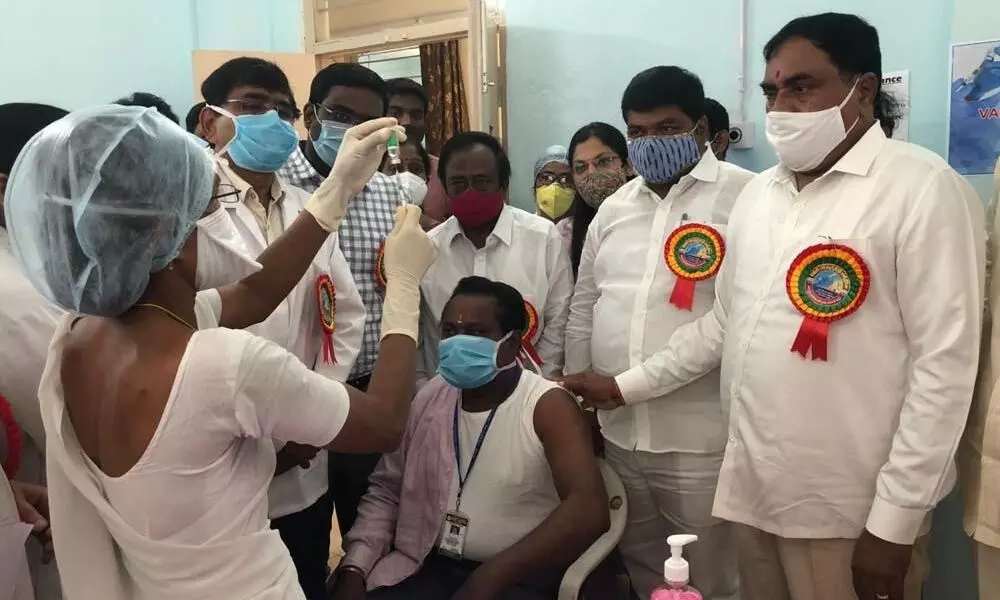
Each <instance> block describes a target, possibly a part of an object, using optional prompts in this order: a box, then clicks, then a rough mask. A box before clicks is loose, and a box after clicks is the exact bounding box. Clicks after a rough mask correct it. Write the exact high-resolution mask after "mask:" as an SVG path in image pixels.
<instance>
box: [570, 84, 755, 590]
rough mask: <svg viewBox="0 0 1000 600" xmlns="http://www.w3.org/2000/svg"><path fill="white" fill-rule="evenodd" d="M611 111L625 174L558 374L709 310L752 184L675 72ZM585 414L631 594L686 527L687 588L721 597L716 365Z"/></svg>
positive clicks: (601, 370) (597, 226) (588, 264)
mask: <svg viewBox="0 0 1000 600" xmlns="http://www.w3.org/2000/svg"><path fill="white" fill-rule="evenodd" d="M622 116H623V117H624V119H625V122H626V124H627V125H628V137H629V140H630V142H629V155H630V159H631V162H632V165H633V166H634V167H635V169H636V173H637V174H638V177H636V178H635V179H633V180H632V181H630V182H629V183H627V184H625V185H624V186H623V187H622V188H621V189H619V190H618V191H617V192H615V193H614V194H613V195H612V196H611V197H609V198H608V199H607V200H605V201H604V203H603V204H602V205H601V209H600V210H599V211H598V213H597V216H596V217H595V218H594V221H593V223H591V225H590V229H588V231H587V239H586V242H585V243H584V247H583V254H582V257H581V260H580V270H579V273H578V276H577V282H576V289H575V291H574V294H573V302H572V304H571V305H570V318H569V324H568V325H567V326H566V372H567V373H581V372H586V371H593V372H594V373H596V374H598V375H602V376H605V377H614V376H615V375H619V374H621V373H624V372H626V371H628V370H629V368H631V367H633V366H635V365H638V364H640V363H641V362H642V361H643V360H645V359H647V358H649V357H650V356H651V355H652V354H653V353H655V352H656V351H657V350H659V349H660V348H661V347H662V346H663V345H664V344H665V343H666V342H667V340H669V339H670V335H671V334H672V333H673V332H674V330H676V329H677V328H678V327H680V326H682V325H685V324H687V323H690V322H692V321H694V320H696V319H697V318H698V317H699V316H701V315H703V314H705V313H707V312H709V311H711V309H712V303H713V301H714V299H715V296H714V285H713V284H714V281H713V280H712V279H711V278H712V276H713V274H714V272H715V271H716V270H717V269H718V268H719V266H720V265H721V263H722V260H723V256H724V252H725V250H724V248H725V241H724V240H725V235H726V233H725V232H726V223H727V222H728V221H729V212H730V210H731V209H732V207H733V202H734V201H735V200H736V197H737V196H738V195H739V193H740V191H741V190H742V189H743V186H745V185H746V184H747V182H749V181H750V179H751V178H753V173H751V172H749V171H746V170H744V169H741V168H740V167H737V166H735V165H733V164H730V163H727V162H721V161H720V160H718V159H717V158H716V157H715V154H714V153H713V152H712V150H711V146H709V140H710V134H709V127H708V123H707V120H706V117H705V92H704V89H703V87H702V84H701V81H700V80H699V79H698V77H697V76H695V75H694V74H692V73H689V72H688V71H685V70H684V69H681V68H679V67H654V68H652V69H649V70H646V71H643V72H642V73H640V74H638V75H636V76H635V78H634V79H632V82H631V83H630V84H629V86H628V88H627V89H626V90H625V94H624V96H623V98H622ZM665 257H666V258H665ZM597 408H599V409H603V410H600V412H599V415H598V418H599V421H600V423H601V431H602V433H603V435H604V438H605V440H606V444H605V452H606V454H607V459H608V462H609V463H610V464H611V465H612V466H613V467H614V468H615V470H616V471H617V472H618V474H619V475H620V476H621V478H622V481H623V482H624V484H625V488H626V490H627V491H628V497H629V519H628V525H627V526H626V528H625V536H624V537H623V538H622V542H621V545H620V549H621V552H622V556H623V558H624V560H625V566H626V567H628V571H629V577H630V578H631V580H632V585H633V586H634V587H635V590H636V592H637V593H638V594H639V596H640V597H644V598H645V597H648V596H649V594H650V592H651V591H652V589H653V588H654V587H656V586H657V585H659V584H661V583H662V582H663V559H664V546H663V544H664V541H663V540H664V539H665V537H666V536H668V535H673V534H678V533H693V534H697V535H698V537H699V541H698V543H697V544H693V545H691V546H689V547H688V549H687V550H686V553H687V554H688V555H689V556H688V559H689V560H690V562H691V575H692V583H693V585H694V586H695V587H697V588H698V589H699V590H700V591H701V592H702V594H704V596H705V598H708V599H720V598H732V597H734V594H735V593H736V587H737V585H736V556H735V553H734V552H733V548H732V537H731V534H730V527H729V525H728V524H727V523H725V522H724V521H722V520H720V519H716V518H714V517H712V501H713V499H714V497H715V487H716V484H717V483H718V478H719V468H720V466H721V465H722V454H723V450H724V449H725V446H726V426H725V422H724V420H723V416H722V405H721V402H720V400H719V373H718V371H717V370H713V371H712V372H711V373H710V374H709V376H707V377H704V378H702V379H701V380H699V381H697V382H695V383H694V384H692V385H690V386H688V387H686V388H684V389H681V390H678V391H676V392H673V393H671V394H663V395H661V396H658V397H655V398H651V399H650V401H649V402H645V403H642V404H637V405H635V406H618V405H614V406H597Z"/></svg>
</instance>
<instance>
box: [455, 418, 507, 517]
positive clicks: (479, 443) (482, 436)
mask: <svg viewBox="0 0 1000 600" xmlns="http://www.w3.org/2000/svg"><path fill="white" fill-rule="evenodd" d="M461 405H462V401H461V400H459V401H458V402H456V403H455V418H454V420H453V427H452V430H451V434H452V435H451V440H452V442H453V443H454V446H455V466H456V467H457V468H458V498H457V499H456V501H455V509H456V510H457V509H458V508H459V507H461V506H462V490H463V489H464V488H465V482H466V481H468V480H469V474H470V473H472V467H474V466H475V465H476V459H477V458H479V451H480V450H481V449H482V448H483V442H484V441H486V433H487V432H488V431H489V430H490V425H492V424H493V417H494V416H495V415H496V414H497V408H499V407H498V406H494V407H493V410H491V411H490V416H488V417H486V422H485V423H483V430H482V431H480V432H479V439H478V440H476V447H475V449H473V451H472V458H470V459H469V468H468V469H467V470H466V471H465V475H462V454H461V452H460V450H459V444H458V411H459V410H460V407H461Z"/></svg>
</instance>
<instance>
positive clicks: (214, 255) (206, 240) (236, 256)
mask: <svg viewBox="0 0 1000 600" xmlns="http://www.w3.org/2000/svg"><path fill="white" fill-rule="evenodd" d="M196 229H197V230H198V264H197V267H196V269H195V274H194V283H195V289H197V290H198V291H202V290H211V289H214V288H217V287H222V286H224V285H228V284H230V283H235V282H237V281H239V280H240V279H243V278H244V277H249V276H250V275H253V274H254V273H256V272H257V271H260V270H261V268H262V267H261V266H260V263H259V262H257V261H256V260H254V259H253V258H251V255H250V251H249V250H248V249H247V245H246V242H244V241H243V236H241V235H240V232H239V230H238V229H236V225H235V224H234V223H233V220H232V219H231V218H230V217H229V213H227V212H226V209H225V208H224V207H221V206H220V207H219V209H218V210H216V211H215V212H213V213H212V214H209V215H205V216H204V217H202V218H201V219H199V220H198V224H197V227H196Z"/></svg>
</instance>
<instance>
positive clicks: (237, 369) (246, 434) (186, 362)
mask: <svg viewBox="0 0 1000 600" xmlns="http://www.w3.org/2000/svg"><path fill="white" fill-rule="evenodd" d="M395 129H397V125H396V122H395V120H394V119H377V120H374V121H370V122H367V123H363V124H361V125H358V126H356V127H354V128H352V129H350V130H349V131H348V132H347V134H346V136H345V140H344V143H343V146H342V147H341V151H340V153H339V154H338V156H337V161H336V164H335V165H334V166H333V170H332V172H331V175H330V177H329V178H328V179H327V180H326V182H324V184H323V185H322V186H321V187H320V188H319V189H318V190H317V191H316V193H315V194H314V195H313V196H312V198H311V199H310V201H309V203H308V204H307V205H306V208H305V211H303V212H302V213H301V214H300V215H299V217H298V218H297V219H296V220H295V221H294V223H292V224H291V225H290V226H289V227H288V228H287V229H286V231H285V233H284V235H283V236H282V238H281V240H280V241H279V242H276V243H274V244H272V245H271V246H269V247H268V249H267V251H266V252H264V254H262V255H261V256H260V257H258V258H257V262H258V263H259V264H256V263H255V264H254V268H252V269H247V272H248V275H247V276H246V277H245V278H243V279H241V280H240V281H236V282H233V283H231V284H228V285H224V286H223V287H220V288H218V289H213V290H202V289H200V288H202V287H205V285H204V282H207V281H213V282H218V281H219V277H220V276H221V275H224V274H219V273H205V272H199V269H200V268H202V267H206V268H207V266H206V265H208V264H214V263H218V262H219V261H212V262H210V263H206V262H204V261H199V254H200V253H202V252H203V251H206V250H209V249H210V250H211V251H212V252H213V253H215V254H218V253H219V251H220V245H221V246H223V248H222V251H225V250H226V249H225V248H224V246H225V241H224V240H222V239H220V238H219V237H218V236H213V235H207V234H205V233H203V232H202V229H203V224H204V223H205V221H204V220H202V219H203V217H204V216H206V215H211V214H214V212H215V211H216V210H218V207H217V206H214V205H215V203H214V202H213V201H212V189H213V180H214V174H213V167H212V161H211V159H210V156H209V155H208V154H206V153H205V151H204V150H202V149H201V147H200V146H199V145H198V144H197V142H196V141H195V140H194V139H193V138H192V137H191V136H190V135H189V134H187V133H186V132H185V131H183V130H182V129H180V128H179V127H178V126H177V125H175V124H174V123H172V122H170V121H169V120H167V119H166V118H165V117H163V116H161V115H159V114H158V113H157V112H156V111H155V110H154V109H144V108H139V107H122V106H105V107H97V108H92V109H87V110H82V111H78V112H75V113H71V114H70V115H68V116H67V117H65V118H63V119H61V120H59V121H57V122H55V123H53V124H52V125H50V126H49V127H47V128H46V129H44V130H43V131H42V132H41V133H39V134H38V135H37V136H35V137H34V138H33V139H32V140H31V141H30V142H29V143H28V144H27V145H26V146H25V148H24V150H23V151H22V153H21V155H20V156H19V157H18V160H17V163H16V164H15V166H14V169H13V172H12V173H11V176H10V182H9V184H8V188H7V194H6V202H5V213H6V219H7V225H8V228H9V230H10V233H11V241H12V245H13V248H14V252H15V255H16V258H17V260H18V262H19V265H20V266H21V268H22V270H23V271H24V273H25V275H26V276H27V277H28V278H29V279H30V280H31V282H32V284H33V285H34V286H35V288H36V289H37V290H38V291H39V292H40V293H41V294H42V295H43V296H45V297H46V298H48V299H49V300H50V301H52V302H54V303H55V304H57V305H58V306H60V307H62V308H63V309H65V310H66V311H68V314H67V316H66V317H65V319H64V320H63V321H62V322H61V324H60V326H59V327H58V329H57V331H56V333H55V336H54V338H53V340H52V345H51V348H50V351H49V356H48V361H47V365H46V369H45V373H44V375H43V377H42V382H41V385H40V387H39V400H40V403H41V411H42V419H43V422H44V426H45V433H46V436H47V444H48V452H47V475H48V482H49V490H50V493H49V498H50V500H49V503H50V507H49V508H50V517H51V518H50V521H51V526H52V533H53V536H52V537H53V539H54V541H55V551H56V558H57V560H58V562H59V570H60V576H61V579H62V583H63V591H64V594H65V595H66V598H67V600H76V599H82V600H89V599H94V600H97V599H100V600H126V599H135V600H144V599H150V600H151V599H162V598H172V599H177V600H187V599H190V600H195V599H198V600H202V599H205V598H256V599H260V600H265V599H274V600H278V599H282V600H287V599H296V600H298V599H304V598H305V596H304V595H303V593H302V590H301V588H300V587H299V584H298V581H297V578H296V574H295V568H294V566H293V564H292V560H291V558H290V556H289V554H288V551H287V550H286V549H285V546H284V545H283V544H282V542H281V539H280V538H279V537H278V534H277V532H275V531H272V530H270V529H269V527H268V522H267V489H268V484H269V482H270V479H271V477H272V474H273V473H274V467H275V451H274V441H273V440H283V441H294V442H299V443H303V444H309V445H312V446H317V447H325V448H328V449H331V450H337V451H341V452H387V451H390V450H393V449H395V447H396V446H397V445H398V444H399V442H400V438H401V435H402V431H403V430H404V427H405V424H406V420H407V417H408V408H409V400H410V398H411V396H412V393H413V390H412V387H413V385H412V378H410V377H398V376H396V377H393V373H396V374H397V375H398V373H400V372H403V373H406V372H413V370H414V361H415V354H416V338H417V317H418V304H419V283H420V279H421V278H422V277H423V274H424V272H425V271H426V269H427V267H428V266H429V265H430V263H431V262H432V261H433V250H432V246H431V244H430V242H429V240H428V239H427V237H426V235H425V234H424V233H423V232H422V231H421V229H420V227H419V218H420V211H419V209H417V208H416V207H410V206H407V207H401V208H400V209H399V211H398V212H397V214H396V225H395V229H394V230H393V232H392V235H390V236H389V238H388V239H387V240H386V250H385V269H386V275H387V280H388V281H387V289H386V297H385V311H384V314H383V318H382V340H381V347H380V353H379V360H378V363H377V364H376V367H375V371H374V374H373V376H372V379H371V385H370V387H369V388H368V391H367V393H362V392H359V391H357V390H354V389H351V388H349V387H347V386H345V385H343V384H341V383H339V382H336V381H332V380H329V379H327V378H325V377H323V376H321V375H317V374H315V373H314V372H313V371H311V370H310V369H309V367H308V366H307V365H303V364H302V363H301V362H299V361H298V359H296V358H295V357H294V356H293V355H292V354H290V353H288V352H287V351H286V350H284V349H283V348H281V347H279V346H277V345H275V344H273V343H271V342H268V341H266V340H264V339H262V338H259V337H256V336H254V335H252V334H249V333H247V332H244V331H241V330H238V329H227V328H225V327H233V328H238V327H245V326H248V325H251V324H253V323H256V322H259V321H261V320H263V319H264V318H266V317H267V316H268V314H270V312H271V310H273V308H274V307H275V306H277V304H278V303H279V302H280V301H281V299H282V298H283V297H284V295H285V294H287V293H288V291H289V290H290V289H291V288H292V287H293V286H294V285H295V283H296V282H297V281H298V279H299V278H300V277H301V276H302V274H303V273H304V272H305V270H306V268H307V266H308V265H309V264H310V262H311V261H312V258H313V256H314V255H315V253H316V252H317V251H318V250H319V249H320V247H321V246H322V245H323V242H324V241H325V240H326V238H327V236H328V235H330V234H331V233H333V232H336V230H337V227H338V225H339V223H340V220H341V219H342V218H343V215H344V212H345V211H346V207H347V205H348V203H349V202H350V200H351V199H352V198H353V197H354V196H355V195H356V194H357V193H358V192H359V191H360V190H361V188H362V187H363V186H364V184H365V182H367V181H368V179H370V178H371V176H372V174H373V173H374V171H375V169H376V168H377V167H378V164H379V161H380V159H381V157H382V154H383V152H384V150H385V143H386V142H387V140H388V139H389V137H390V135H391V133H392V132H393V131H394V130H395ZM400 135H401V134H400ZM200 220H201V221H200ZM209 245H210V246H212V247H211V248H210V247H209ZM233 251H234V252H236V251H237V250H233ZM251 262H252V261H251ZM324 301H325V302H326V303H327V304H329V302H330V298H326V299H324V297H323V295H322V293H320V292H318V294H317V302H319V304H320V306H321V309H322V310H324V311H329V312H330V314H332V307H330V306H325V305H324ZM218 325H221V327H219V326H218Z"/></svg>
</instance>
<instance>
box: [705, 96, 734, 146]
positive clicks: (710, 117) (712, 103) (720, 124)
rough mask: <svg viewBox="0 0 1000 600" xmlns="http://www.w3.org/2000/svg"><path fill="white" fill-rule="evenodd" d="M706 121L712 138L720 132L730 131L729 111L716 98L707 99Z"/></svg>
mask: <svg viewBox="0 0 1000 600" xmlns="http://www.w3.org/2000/svg"><path fill="white" fill-rule="evenodd" d="M705 119H706V120H707V121H708V133H709V135H711V136H713V137H714V136H715V134H717V133H719V132H720V131H729V111H727V110H726V107H725V106H723V105H722V104H720V103H719V101H718V100H716V99H715V98H705Z"/></svg>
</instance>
